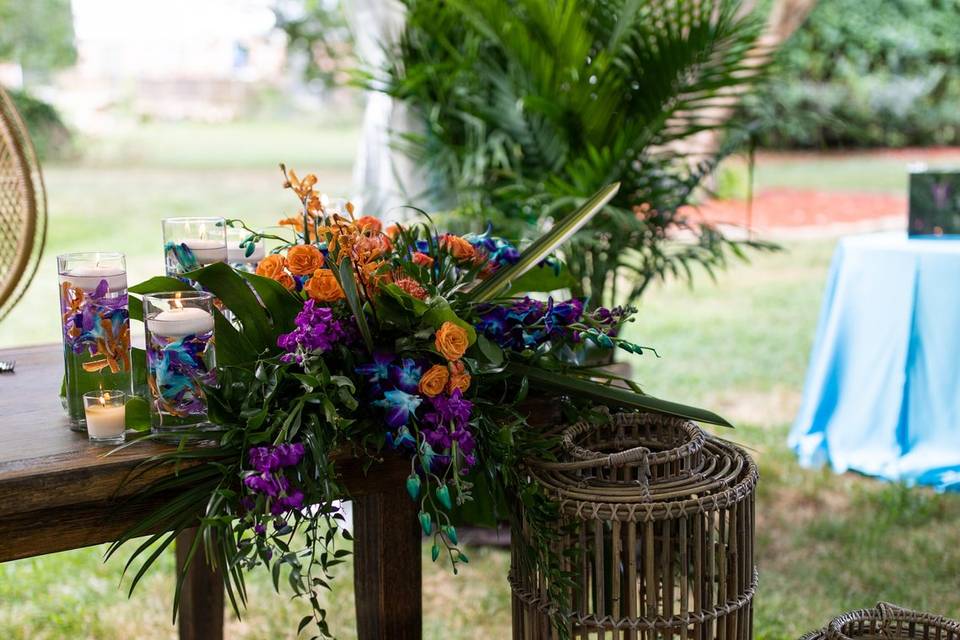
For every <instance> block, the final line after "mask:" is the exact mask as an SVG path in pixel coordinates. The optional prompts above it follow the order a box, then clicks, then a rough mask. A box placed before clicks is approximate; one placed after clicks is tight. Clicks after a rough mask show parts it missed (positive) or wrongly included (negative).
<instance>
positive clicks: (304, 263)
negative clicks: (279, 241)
mask: <svg viewBox="0 0 960 640" xmlns="http://www.w3.org/2000/svg"><path fill="white" fill-rule="evenodd" d="M322 266H323V254H322V253H320V249H317V248H316V247H315V246H313V245H312V244H298V245H295V246H293V247H290V248H289V249H288V250H287V269H289V270H290V273H292V274H293V275H295V276H305V275H309V274H311V273H313V272H314V271H316V270H317V269H319V268H321V267H322Z"/></svg>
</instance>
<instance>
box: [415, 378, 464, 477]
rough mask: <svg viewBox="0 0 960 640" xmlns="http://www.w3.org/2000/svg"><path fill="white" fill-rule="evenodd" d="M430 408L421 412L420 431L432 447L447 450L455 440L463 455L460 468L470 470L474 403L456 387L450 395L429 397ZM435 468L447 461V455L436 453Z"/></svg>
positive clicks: (448, 462)
mask: <svg viewBox="0 0 960 640" xmlns="http://www.w3.org/2000/svg"><path fill="white" fill-rule="evenodd" d="M430 405H431V408H430V410H429V411H428V412H426V413H425V414H424V416H423V423H422V426H421V430H420V432H421V433H422V434H423V439H424V440H425V441H426V443H427V444H429V445H430V448H431V449H432V450H433V451H448V450H450V448H451V447H452V446H453V443H454V442H456V443H457V449H458V450H459V452H460V454H461V455H462V456H463V457H462V461H463V463H462V464H461V466H460V468H461V471H462V472H464V473H465V472H467V471H469V470H470V469H471V468H472V467H473V465H475V464H476V463H477V458H476V456H475V455H474V453H473V451H474V449H475V448H476V440H474V437H473V433H472V432H471V431H470V412H471V411H472V409H473V403H472V402H470V401H469V400H467V399H466V398H464V397H463V395H462V394H461V393H460V390H459V389H454V390H453V393H452V394H450V396H444V395H438V396H435V397H433V398H430ZM431 464H432V466H433V467H434V470H436V469H437V468H442V467H445V466H447V465H449V464H450V456H449V455H446V454H437V455H434V456H433V457H432V461H431Z"/></svg>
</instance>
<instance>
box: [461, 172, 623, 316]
mask: <svg viewBox="0 0 960 640" xmlns="http://www.w3.org/2000/svg"><path fill="white" fill-rule="evenodd" d="M619 190H620V183H619V182H614V183H613V184H608V185H607V186H605V187H604V188H602V189H600V191H597V192H596V193H595V194H594V195H593V197H591V198H590V199H589V200H587V201H586V202H585V203H584V204H583V206H581V207H580V208H579V209H577V210H576V211H574V212H573V213H571V214H570V215H568V216H567V217H565V218H564V219H563V220H561V221H560V222H558V223H557V224H555V225H554V226H553V228H552V229H550V231H548V232H547V233H545V234H543V235H542V236H540V237H539V238H537V239H536V240H535V241H534V242H533V244H531V245H530V246H529V247H527V248H526V249H525V250H524V251H523V253H521V254H520V258H519V260H517V262H516V263H514V264H512V265H510V266H507V267H503V268H501V269H500V270H499V271H497V272H496V273H495V274H493V276H492V277H491V278H489V279H488V280H485V281H484V282H483V283H482V284H480V286H478V287H476V288H474V289H473V290H471V291H470V292H469V293H468V294H467V297H468V298H469V299H470V300H471V301H473V302H485V301H487V300H490V299H492V298H495V297H496V296H497V295H499V294H500V293H501V292H502V291H503V290H505V289H507V288H508V287H509V286H510V283H511V282H513V281H514V280H516V279H517V278H519V277H521V276H522V275H523V274H525V273H526V272H527V271H529V270H530V269H532V268H533V267H535V266H536V265H537V264H539V263H540V262H542V261H543V260H544V259H545V258H546V257H547V256H549V255H550V254H551V253H553V252H554V251H556V250H557V248H558V247H559V246H560V245H562V244H563V243H564V242H566V241H567V240H569V239H570V236H572V235H573V234H575V233H576V232H577V231H579V230H580V228H581V227H583V225H585V224H587V223H588V222H590V219H591V218H593V216H595V215H597V213H599V212H600V210H601V209H603V207H604V205H606V204H607V203H608V202H610V200H611V198H613V196H615V195H616V194H617V191H619Z"/></svg>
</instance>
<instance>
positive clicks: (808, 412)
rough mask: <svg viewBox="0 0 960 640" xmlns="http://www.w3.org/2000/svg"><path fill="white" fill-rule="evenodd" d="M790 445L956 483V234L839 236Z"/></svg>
mask: <svg viewBox="0 0 960 640" xmlns="http://www.w3.org/2000/svg"><path fill="white" fill-rule="evenodd" d="M789 444H790V446H791V447H792V448H793V449H794V451H796V452H797V454H798V455H799V457H800V462H801V464H804V465H806V466H812V465H819V464H823V463H829V464H830V465H831V466H832V467H833V469H834V470H836V471H838V472H842V471H846V470H848V469H849V470H854V471H859V472H861V473H865V474H868V475H873V476H880V477H883V478H887V479H890V480H902V481H905V482H907V483H911V484H912V483H919V484H925V485H932V486H934V487H937V488H938V489H952V490H960V237H958V238H908V237H907V236H906V235H905V234H904V233H895V234H890V233H883V234H873V235H867V236H856V237H850V238H844V239H842V240H841V241H840V242H839V244H838V246H837V249H836V253H835V254H834V257H833V263H832V265H831V267H830V273H829V275H828V277H827V284H826V291H825V293H824V297H823V307H822V309H821V311H820V320H819V324H818V327H817V335H816V339H815V341H814V345H813V352H812V354H811V356H810V365H809V369H808V371H807V378H806V383H805V386H804V394H803V402H802V404H801V407H800V412H799V414H798V416H797V419H796V421H795V423H794V425H793V429H792V430H791V432H790V440H789Z"/></svg>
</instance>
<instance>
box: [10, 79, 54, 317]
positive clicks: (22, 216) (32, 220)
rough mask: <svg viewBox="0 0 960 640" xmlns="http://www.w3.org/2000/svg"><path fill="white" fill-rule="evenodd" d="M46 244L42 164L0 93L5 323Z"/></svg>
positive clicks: (12, 108)
mask: <svg viewBox="0 0 960 640" xmlns="http://www.w3.org/2000/svg"><path fill="white" fill-rule="evenodd" d="M45 239H46V195H45V190H44V185H43V177H42V175H41V173H40V167H39V163H38V161H37V157H36V153H35V152H34V149H33V145H32V143H31V142H30V138H29V135H28V134H27V130H26V127H25V126H24V124H23V121H22V120H21V119H20V116H19V114H18V113H17V111H16V109H15V108H14V106H13V101H12V100H10V97H9V96H8V95H7V94H6V93H5V92H4V91H3V89H0V319H2V318H3V317H4V316H5V315H6V314H7V312H9V310H10V309H11V308H12V307H13V305H14V304H15V303H16V301H17V300H18V299H19V298H20V296H22V295H23V292H24V291H25V290H26V288H27V286H28V285H29V283H30V280H31V279H32V278H33V275H34V274H35V273H36V269H37V265H38V264H39V261H40V255H41V254H42V252H43V245H44V242H45Z"/></svg>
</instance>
